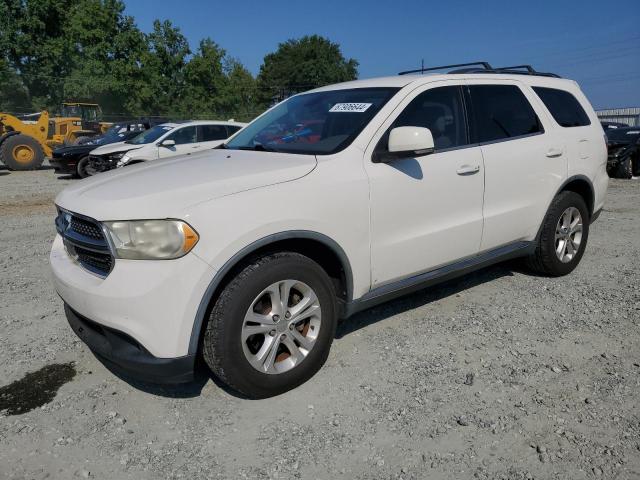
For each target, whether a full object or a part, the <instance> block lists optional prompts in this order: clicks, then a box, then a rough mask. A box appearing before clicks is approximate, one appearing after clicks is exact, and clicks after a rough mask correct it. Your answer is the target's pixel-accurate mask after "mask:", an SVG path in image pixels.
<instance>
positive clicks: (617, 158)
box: [606, 127, 640, 178]
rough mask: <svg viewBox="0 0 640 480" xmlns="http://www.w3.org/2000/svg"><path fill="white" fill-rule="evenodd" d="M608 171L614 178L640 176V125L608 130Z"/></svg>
mask: <svg viewBox="0 0 640 480" xmlns="http://www.w3.org/2000/svg"><path fill="white" fill-rule="evenodd" d="M606 135H607V150H608V158H607V173H608V174H609V176H610V177H612V178H631V177H632V176H640V127H626V128H615V129H610V130H607V131H606Z"/></svg>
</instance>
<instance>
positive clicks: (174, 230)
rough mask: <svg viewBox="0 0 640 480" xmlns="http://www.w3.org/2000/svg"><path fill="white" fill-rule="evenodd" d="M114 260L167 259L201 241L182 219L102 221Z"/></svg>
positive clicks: (183, 252)
mask: <svg viewBox="0 0 640 480" xmlns="http://www.w3.org/2000/svg"><path fill="white" fill-rule="evenodd" d="M104 225H105V226H106V227H107V231H108V232H109V235H110V236H111V240H112V242H113V245H114V247H115V250H116V257H117V258H127V259H130V260H168V259H172V258H180V257H182V256H184V255H186V254H187V253H189V252H190V251H191V249H192V248H193V247H194V246H195V244H196V243H198V239H199V238H200V237H199V236H198V234H197V233H196V231H195V230H194V229H193V228H191V227H190V226H189V224H187V223H185V222H183V221H181V220H131V221H122V222H104Z"/></svg>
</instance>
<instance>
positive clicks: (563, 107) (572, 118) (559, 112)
mask: <svg viewBox="0 0 640 480" xmlns="http://www.w3.org/2000/svg"><path fill="white" fill-rule="evenodd" d="M533 91H534V92H536V94H537V95H538V96H539V97H540V100H542V102H543V103H544V104H545V106H546V107H547V109H548V110H549V111H550V112H551V115H553V118H554V120H555V121H556V122H558V125H560V126H562V127H584V126H586V125H591V121H590V120H589V116H588V115H587V113H586V112H585V111H584V108H582V105H580V102H578V100H576V97H574V96H573V95H571V94H570V93H569V92H566V91H564V90H558V89H556V88H545V87H533Z"/></svg>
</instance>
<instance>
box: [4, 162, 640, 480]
mask: <svg viewBox="0 0 640 480" xmlns="http://www.w3.org/2000/svg"><path fill="white" fill-rule="evenodd" d="M74 181H75V180H71V179H69V178H65V177H62V178H57V177H56V176H55V175H54V174H53V172H52V171H51V170H46V169H45V170H40V171H37V172H24V173H9V172H8V171H6V170H0V339H1V340H2V348H0V386H6V385H11V387H10V388H12V389H13V390H16V392H17V393H15V394H16V395H17V405H14V406H13V407H12V408H13V410H11V408H10V409H9V410H5V411H4V414H0V476H4V477H5V478H20V479H22V478H25V479H26V478H29V479H31V478H55V479H58V478H59V479H70V478H75V477H78V478H114V479H115V478H117V479H125V478H134V479H156V478H171V479H174V478H175V479H178V478H184V479H199V478H258V479H262V478H265V479H266V478H308V479H315V478H331V479H400V478H403V479H438V478H443V479H466V478H477V479H503V478H504V479H530V478H535V479H544V478H557V479H582V478H585V479H590V478H619V479H629V478H640V411H639V408H638V404H639V400H640V397H639V394H640V340H639V339H640V336H639V331H638V329H639V327H640V290H638V284H639V283H640V240H639V239H640V180H631V181H621V180H612V181H611V184H610V190H609V195H608V199H607V205H606V209H605V211H604V212H603V213H602V215H601V217H600V219H599V220H598V221H597V222H596V223H595V225H594V227H593V229H592V231H591V236H590V238H589V246H588V248H587V252H586V254H585V256H584V258H583V260H582V263H581V265H580V266H579V267H578V268H577V270H576V271H575V272H574V273H572V274H571V275H569V276H568V277H565V278H558V279H550V278H543V277H537V276H532V275H530V274H528V273H527V272H526V271H524V270H521V269H520V268H519V267H518V265H516V264H505V265H500V266H496V267H492V268H489V269H486V270H484V271H481V272H478V273H476V274H473V275H471V276H468V277H466V278H464V279H462V280H459V281H455V282H450V283H447V284H445V285H442V286H440V287H437V288H432V289H430V290H427V291H422V292H419V293H417V294H414V295H411V296H409V297H405V298H403V299H400V300H397V301H394V302H391V303H389V304H386V305H384V306H381V307H378V308H375V309H372V310H369V311H366V312H363V313H361V314H359V315H357V316H356V317H354V318H352V319H351V320H350V321H348V322H346V323H344V324H342V326H341V327H340V329H339V332H338V335H337V338H336V340H335V342H334V344H333V349H332V352H331V355H330V357H329V360H328V362H327V364H326V365H325V366H324V368H323V369H322V370H321V371H320V372H319V373H318V374H317V375H316V376H315V377H314V378H313V379H311V380H310V381H309V382H307V384H305V385H303V386H301V387H299V388H297V389H296V390H294V391H292V392H289V393H287V394H285V395H282V396H279V397H276V398H272V399H268V400H261V401H250V400H245V399H241V398H238V397H236V396H234V395H233V394H232V393H230V392H227V391H225V390H224V389H222V388H220V387H219V386H218V385H217V384H216V383H215V382H214V381H212V380H211V379H209V378H208V377H206V376H204V375H203V376H202V378H201V379H200V380H199V381H198V382H195V383H194V384H192V385H188V386H184V387H179V388H159V387H154V386H150V385H143V384H139V383H134V382H131V381H127V380H126V379H123V378H121V377H118V376H116V375H114V374H113V373H112V372H111V371H109V370H108V369H107V368H105V366H103V365H102V364H101V363H100V362H99V361H97V360H96V359H95V357H94V356H93V355H92V354H91V352H90V351H89V350H88V349H87V348H86V347H85V346H84V345H83V344H82V343H81V342H80V341H79V340H77V339H76V337H75V335H74V334H73V333H72V331H71V329H70V328H69V327H68V325H67V323H66V320H65V318H64V314H63V309H62V304H61V301H60V300H59V298H58V297H57V296H56V294H55V292H54V290H53V288H52V286H51V283H50V280H49V268H48V251H49V246H50V244H51V241H52V239H53V236H54V233H55V230H54V226H53V217H54V208H53V205H52V200H53V198H54V196H55V194H56V193H57V192H59V191H60V190H61V189H63V188H64V187H65V186H66V185H69V184H70V183H71V182H74ZM43 367H47V368H46V369H45V370H40V369H42V368H43ZM31 372H37V373H35V374H32V375H29V376H27V377H26V378H25V375H27V374H29V373H31ZM43 376H44V377H43ZM13 382H16V383H13ZM56 382H57V384H56ZM58 385H61V386H60V388H59V390H57V386H58ZM3 391H5V390H3ZM7 398H9V397H8V396H7V395H6V391H5V397H4V401H5V402H6V400H7ZM0 401H2V395H1V394H0ZM43 402H45V403H44V404H43V405H42V406H37V407H36V408H35V409H33V410H31V411H26V410H28V409H29V408H30V407H29V405H30V404H31V403H33V404H36V405H40V404H42V403H43ZM5 406H6V405H5ZM25 411H26V412H25ZM21 412H25V413H21Z"/></svg>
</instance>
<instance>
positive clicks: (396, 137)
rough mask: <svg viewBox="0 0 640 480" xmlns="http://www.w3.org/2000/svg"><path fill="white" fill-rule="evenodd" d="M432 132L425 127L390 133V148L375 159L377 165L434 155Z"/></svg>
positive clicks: (403, 129) (398, 128)
mask: <svg viewBox="0 0 640 480" xmlns="http://www.w3.org/2000/svg"><path fill="white" fill-rule="evenodd" d="M434 148H435V145H434V143H433V135H432V134H431V130H429V129H428V128H424V127H396V128H394V129H393V130H391V132H390V133H389V148H388V151H387V152H381V153H379V154H378V155H376V156H375V157H374V160H373V161H374V162H375V163H382V162H388V161H391V160H396V159H400V158H411V157H422V156H424V155H428V154H430V153H433V151H434Z"/></svg>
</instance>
